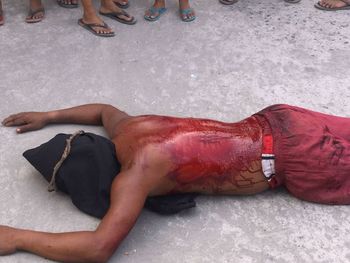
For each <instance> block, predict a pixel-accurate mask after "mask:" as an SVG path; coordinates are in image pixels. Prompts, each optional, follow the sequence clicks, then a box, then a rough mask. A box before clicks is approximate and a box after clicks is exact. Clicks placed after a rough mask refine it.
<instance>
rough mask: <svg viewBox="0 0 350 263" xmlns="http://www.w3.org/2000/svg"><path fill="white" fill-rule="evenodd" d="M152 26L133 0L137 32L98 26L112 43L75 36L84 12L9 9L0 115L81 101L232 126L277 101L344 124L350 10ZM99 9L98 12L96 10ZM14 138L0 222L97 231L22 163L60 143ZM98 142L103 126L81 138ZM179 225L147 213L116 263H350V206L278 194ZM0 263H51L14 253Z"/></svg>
mask: <svg viewBox="0 0 350 263" xmlns="http://www.w3.org/2000/svg"><path fill="white" fill-rule="evenodd" d="M168 2H169V3H168V7H169V11H168V13H167V14H165V15H164V16H163V17H162V18H161V20H160V21H158V22H155V23H148V22H146V21H144V20H143V12H144V9H145V8H146V7H147V6H148V5H149V1H140V0H137V1H136V0H131V7H130V8H129V12H130V13H132V14H134V15H135V16H136V17H137V18H138V23H137V24H136V25H135V26H127V25H122V24H120V23H117V22H114V21H112V20H109V19H106V22H107V23H108V24H109V25H110V26H112V27H113V28H114V29H115V31H116V37H115V38H113V39H101V38H98V37H95V36H93V35H92V34H90V33H88V32H87V31H85V30H83V29H82V28H81V27H79V26H78V25H77V19H78V18H79V17H80V15H81V10H65V9H63V8H60V7H58V6H57V5H56V4H55V1H45V5H46V8H47V12H46V19H45V20H44V21H43V22H42V23H40V24H35V25H28V24H25V23H24V17H25V14H26V10H27V5H26V4H23V1H22V0H11V1H10V0H7V1H6V0H5V1H4V9H5V12H6V13H5V15H6V25H5V26H3V27H1V28H0V44H1V48H0V61H1V64H0V77H1V78H0V90H1V96H0V112H1V118H2V117H5V116H6V115H8V114H10V113H14V112H18V111H29V110H36V111H40V110H49V109H54V108H61V107H67V106H73V105H77V104H82V103H89V102H104V103H111V104H114V105H116V106H118V107H120V108H122V109H124V110H126V111H128V112H129V113H131V114H145V113H155V114H167V115H175V116H196V117H207V118H215V119H219V120H223V121H238V120H240V119H242V118H245V117H247V116H249V115H250V114H252V113H254V112H256V111H258V110H260V109H262V108H263V107H265V106H268V105H270V104H274V103H288V104H293V105H298V106H302V107H307V108H310V109H313V110H318V111H322V112H325V113H331V114H337V115H343V116H348V117H350V103H349V102H350V74H349V69H350V43H349V42H350V26H349V22H350V11H343V12H322V11H319V10H316V9H315V8H314V7H313V4H314V2H313V1H310V0H303V1H302V2H301V3H300V4H297V5H290V4H286V3H284V2H283V1H281V0H245V1H244V0H241V1H240V2H239V3H237V4H236V5H234V6H231V7H226V6H223V5H220V4H218V3H217V1H215V0H199V1H194V3H193V6H194V8H195V9H196V11H197V20H196V21H195V22H193V23H183V22H182V21H180V19H179V17H178V11H177V8H178V7H177V3H176V2H175V1H168ZM96 5H97V2H96ZM79 128H81V127H78V126H73V125H62V126H50V127H47V128H45V129H43V130H41V131H37V132H33V133H28V134H23V135H16V134H15V132H14V130H13V129H10V128H4V127H1V128H0V145H1V148H0V187H1V191H0V224H6V225H11V226H15V227H21V228H30V229H36V230H44V231H54V232H56V231H73V230H86V229H88V230H89V229H90V230H92V229H94V228H95V227H96V226H97V224H98V222H99V221H98V220H96V219H94V218H91V217H89V216H86V215H84V214H82V213H81V212H79V211H78V210H77V209H76V208H75V207H74V206H73V205H72V204H71V202H70V200H69V198H68V197H67V196H64V195H63V194H61V193H48V192H47V191H46V185H47V184H46V182H45V181H44V180H43V179H42V178H41V176H39V175H38V173H37V172H36V171H35V170H34V169H33V168H32V167H31V166H30V164H29V163H27V162H26V161H25V159H24V158H23V157H22V156H21V154H22V152H23V151H24V150H25V149H27V148H30V147H33V146H36V145H38V144H40V143H41V142H43V141H44V140H47V139H49V138H51V137H52V136H53V135H55V134H56V133H59V132H66V133H72V132H74V131H76V130H78V129H79ZM83 128H84V129H85V130H87V131H92V132H96V133H100V134H103V130H102V129H101V128H99V127H83ZM197 202H198V207H197V208H195V209H192V210H190V211H186V212H183V213H181V214H178V215H176V216H159V215H156V214H153V213H151V212H149V211H144V212H143V213H142V215H141V216H140V218H139V220H138V222H137V225H136V226H135V227H134V229H133V230H132V232H131V233H130V235H129V236H128V237H127V238H126V240H125V241H124V242H123V243H122V245H121V246H120V248H119V249H118V251H117V252H116V253H115V255H114V256H113V258H112V259H111V260H110V262H120V263H133V262H137V263H138V262H147V263H152V262H155V263H177V262H183V263H187V262H188V263H204V262H208V263H209V262H210V263H212V262H219V263H224V262H244V263H246V262H247V263H248V262H256V263H261V262H280V263H284V262H286V263H287V262H288V263H289V262H298V263H300V262H307V263H309V262H327V263H328V262H336V263H341V262H349V261H350V252H349V251H350V241H349V233H350V221H349V218H350V207H348V206H333V207H332V206H324V205H317V204H311V203H307V202H303V201H299V200H297V199H295V198H293V197H291V196H290V195H289V194H288V193H287V191H285V190H283V189H280V190H277V191H271V192H266V193H264V194H261V195H257V196H251V197H208V196H206V197H199V198H198V199H197ZM0 262H6V263H22V262H38V263H41V262H48V260H45V259H41V258H39V257H36V256H34V255H30V254H27V253H18V254H16V255H13V256H9V257H3V258H0Z"/></svg>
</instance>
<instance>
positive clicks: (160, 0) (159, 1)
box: [144, 0, 166, 21]
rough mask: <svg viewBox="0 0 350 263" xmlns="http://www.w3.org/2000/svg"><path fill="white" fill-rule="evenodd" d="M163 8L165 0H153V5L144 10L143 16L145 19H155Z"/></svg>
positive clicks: (163, 10)
mask: <svg viewBox="0 0 350 263" xmlns="http://www.w3.org/2000/svg"><path fill="white" fill-rule="evenodd" d="M165 10H166V9H165V0H155V1H154V4H153V6H152V7H151V8H149V9H148V10H146V12H145V16H144V17H145V19H146V20H149V21H155V20H157V19H158V18H159V17H160V16H161V15H162V14H163V13H164V12H165Z"/></svg>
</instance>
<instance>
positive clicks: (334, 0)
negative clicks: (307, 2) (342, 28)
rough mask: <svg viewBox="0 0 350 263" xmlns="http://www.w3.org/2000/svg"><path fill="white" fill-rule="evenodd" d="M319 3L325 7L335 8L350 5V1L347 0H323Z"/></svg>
mask: <svg viewBox="0 0 350 263" xmlns="http://www.w3.org/2000/svg"><path fill="white" fill-rule="evenodd" d="M318 4H319V5H320V6H322V7H325V8H330V9H335V8H342V7H345V6H348V5H350V1H349V3H347V2H346V0H344V1H342V0H321V1H319V2H318Z"/></svg>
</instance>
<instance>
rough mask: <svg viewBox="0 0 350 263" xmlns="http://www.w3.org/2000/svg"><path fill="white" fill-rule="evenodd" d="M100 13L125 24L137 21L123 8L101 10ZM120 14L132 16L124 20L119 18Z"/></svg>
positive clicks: (132, 23)
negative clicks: (117, 10)
mask: <svg viewBox="0 0 350 263" xmlns="http://www.w3.org/2000/svg"><path fill="white" fill-rule="evenodd" d="M100 15H103V16H107V17H109V18H112V19H114V20H117V21H118V22H120V23H123V24H127V25H134V24H136V22H137V20H136V19H135V17H132V16H131V15H129V14H128V13H127V12H125V11H124V10H121V11H120V12H110V13H103V12H101V11H100ZM120 16H126V17H132V19H131V20H130V21H128V20H125V19H123V18H121V17H120Z"/></svg>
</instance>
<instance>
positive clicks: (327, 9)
mask: <svg viewBox="0 0 350 263" xmlns="http://www.w3.org/2000/svg"><path fill="white" fill-rule="evenodd" d="M340 1H342V0H340ZM342 2H344V3H345V4H346V6H343V7H335V8H331V7H325V6H322V5H321V4H320V2H318V3H317V4H315V7H316V8H318V9H321V10H323V11H339V10H350V4H348V3H347V2H345V1H342Z"/></svg>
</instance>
